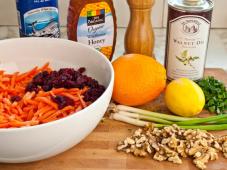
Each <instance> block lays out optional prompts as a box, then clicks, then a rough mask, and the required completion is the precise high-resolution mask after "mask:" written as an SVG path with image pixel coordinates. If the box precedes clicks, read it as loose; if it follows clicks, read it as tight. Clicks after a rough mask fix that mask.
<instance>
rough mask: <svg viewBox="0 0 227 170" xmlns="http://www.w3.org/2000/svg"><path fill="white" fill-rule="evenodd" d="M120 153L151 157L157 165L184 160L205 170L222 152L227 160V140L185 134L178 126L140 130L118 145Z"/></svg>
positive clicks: (193, 132) (199, 132)
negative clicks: (163, 162)
mask: <svg viewBox="0 0 227 170" xmlns="http://www.w3.org/2000/svg"><path fill="white" fill-rule="evenodd" d="M117 150H118V151H124V152H126V153H132V154H134V155H135V156H141V157H145V156H147V155H152V156H153V159H155V160H158V161H170V162H173V163H176V164H181V163H182V159H181V158H182V157H184V158H186V157H191V158H193V163H194V164H195V165H196V166H197V167H198V168H199V169H205V168H206V165H205V164H206V163H207V162H208V161H209V160H217V159H218V152H219V151H221V152H223V154H224V157H225V158H227V136H222V137H215V136H213V135H212V134H210V133H208V132H206V131H202V130H191V129H189V130H185V129H181V128H179V127H178V126H177V125H173V126H169V127H164V128H163V129H158V128H145V129H144V130H142V129H138V130H136V131H135V132H134V134H133V135H132V136H131V137H128V138H126V139H125V140H124V141H121V142H119V144H118V147H117Z"/></svg>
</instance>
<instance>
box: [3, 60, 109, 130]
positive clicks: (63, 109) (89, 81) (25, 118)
mask: <svg viewBox="0 0 227 170" xmlns="http://www.w3.org/2000/svg"><path fill="white" fill-rule="evenodd" d="M85 71H86V69H85V68H79V69H78V70H74V69H72V68H62V69H60V70H58V71H54V70H52V69H51V68H50V66H49V63H47V64H45V65H44V66H43V67H41V68H38V67H35V68H33V69H32V70H30V71H28V72H25V73H19V72H16V73H14V74H7V73H5V72H4V71H0V128H19V127H25V126H34V125H38V124H43V123H48V122H51V121H55V120H57V119H61V118H64V117H66V116H69V115H71V114H74V113H76V112H78V111H80V110H82V109H83V108H85V107H87V106H88V105H90V104H91V103H93V102H94V101H95V100H96V99H98V98H99V97H100V96H101V95H102V94H103V92H104V91H105V87H104V86H102V85H100V84H99V83H98V81H96V80H95V79H93V78H91V77H88V76H86V75H85V74H84V72H85Z"/></svg>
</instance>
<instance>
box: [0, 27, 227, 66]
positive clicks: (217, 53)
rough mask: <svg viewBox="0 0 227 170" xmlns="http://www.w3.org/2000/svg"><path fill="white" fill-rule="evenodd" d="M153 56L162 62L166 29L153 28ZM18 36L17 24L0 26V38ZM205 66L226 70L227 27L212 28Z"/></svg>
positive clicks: (120, 47) (119, 40) (121, 47)
mask: <svg viewBox="0 0 227 170" xmlns="http://www.w3.org/2000/svg"><path fill="white" fill-rule="evenodd" d="M66 30H67V29H66V28H65V27H62V28H61V32H62V34H61V37H62V38H67V33H66ZM154 32H155V57H156V58H157V60H158V61H159V62H160V63H163V62H164V51H165V40H166V29H164V28H159V29H154ZM124 35H125V28H118V36H117V45H116V51H115V54H114V59H115V58H117V57H118V56H120V55H122V54H123V53H124ZM16 37H19V34H18V27H17V26H0V40H2V39H8V38H16ZM206 67H207V68H223V69H225V70H227V29H212V30H211V34H210V41H209V46H208V54H207V60H206Z"/></svg>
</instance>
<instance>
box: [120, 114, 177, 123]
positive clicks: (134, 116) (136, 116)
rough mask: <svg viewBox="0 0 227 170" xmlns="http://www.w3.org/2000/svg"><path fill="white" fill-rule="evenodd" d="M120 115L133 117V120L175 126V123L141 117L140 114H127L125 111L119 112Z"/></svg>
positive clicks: (150, 117)
mask: <svg viewBox="0 0 227 170" xmlns="http://www.w3.org/2000/svg"><path fill="white" fill-rule="evenodd" d="M118 113H119V114H121V115H125V116H128V117H131V118H135V119H141V120H148V121H152V122H156V123H162V124H167V125H172V124H173V122H171V121H168V120H164V119H160V118H156V117H152V116H144V115H140V114H137V113H130V112H125V111H119V112H118Z"/></svg>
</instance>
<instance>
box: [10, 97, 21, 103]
mask: <svg viewBox="0 0 227 170" xmlns="http://www.w3.org/2000/svg"><path fill="white" fill-rule="evenodd" d="M20 100H21V97H20V96H12V97H11V98H10V101H11V102H12V103H13V102H19V101H20Z"/></svg>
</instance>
